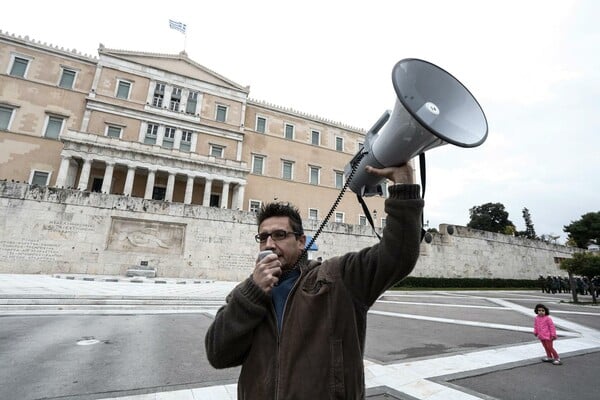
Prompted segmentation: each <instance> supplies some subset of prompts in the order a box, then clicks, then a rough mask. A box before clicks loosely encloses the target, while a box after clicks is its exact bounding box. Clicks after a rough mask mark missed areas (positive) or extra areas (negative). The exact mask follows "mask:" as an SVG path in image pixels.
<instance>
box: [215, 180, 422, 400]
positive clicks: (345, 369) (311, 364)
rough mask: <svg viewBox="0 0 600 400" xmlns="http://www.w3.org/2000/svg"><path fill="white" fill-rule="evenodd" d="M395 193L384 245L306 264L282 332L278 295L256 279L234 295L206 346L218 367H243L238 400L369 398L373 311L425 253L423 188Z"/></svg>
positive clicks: (390, 200)
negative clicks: (366, 358) (367, 360)
mask: <svg viewBox="0 0 600 400" xmlns="http://www.w3.org/2000/svg"><path fill="white" fill-rule="evenodd" d="M389 191H390V197H389V198H388V199H387V200H386V203H385V210H386V213H387V220H386V226H385V228H384V231H383V238H382V240H381V242H380V243H377V244H375V245H374V246H372V247H369V248H365V249H363V250H361V251H358V252H353V253H348V254H345V255H343V256H341V257H334V258H331V259H328V260H325V261H323V263H322V264H321V263H319V262H317V261H311V262H308V263H306V264H304V265H302V266H301V275H300V277H299V278H298V280H297V281H296V284H295V285H294V287H293V288H292V290H291V292H290V294H289V297H288V300H287V303H286V305H285V310H284V315H283V327H282V330H281V333H279V332H278V330H277V322H276V317H275V310H274V307H273V305H272V302H271V297H270V295H267V294H265V293H264V292H263V291H262V290H261V289H260V288H258V286H256V285H255V284H254V283H253V281H252V279H251V278H248V279H246V280H245V281H243V282H242V283H240V284H239V285H238V286H237V287H236V288H234V290H233V291H232V292H231V293H230V294H229V296H228V297H227V303H226V305H224V306H223V307H222V308H221V309H220V310H219V311H218V312H217V315H216V317H215V320H214V322H213V323H212V325H211V326H210V328H209V330H208V332H207V334H206V338H205V345H206V353H207V356H208V360H209V361H210V363H211V365H213V367H215V368H228V367H234V366H238V365H242V370H241V373H240V378H239V382H238V400H270V399H278V400H280V399H281V400H282V399H286V400H287V399H301V400H315V399H345V400H349V399H364V397H365V382H364V367H363V354H364V348H365V336H366V323H367V311H368V309H369V307H370V306H371V305H373V303H374V302H375V301H376V300H377V298H378V297H379V296H380V295H381V294H382V293H383V292H384V291H385V290H387V289H388V288H390V287H391V286H392V285H394V284H395V283H396V282H398V281H399V280H401V279H402V278H404V277H405V276H407V275H408V274H409V273H410V272H411V271H412V269H413V268H414V266H415V263H416V262H417V258H418V256H419V244H420V237H421V236H420V234H421V213H422V211H423V201H422V200H421V199H420V195H419V186H418V185H395V186H391V187H390V189H389Z"/></svg>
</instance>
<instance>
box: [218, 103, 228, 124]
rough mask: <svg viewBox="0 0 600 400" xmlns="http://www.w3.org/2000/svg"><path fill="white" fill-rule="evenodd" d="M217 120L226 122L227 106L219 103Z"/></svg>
mask: <svg viewBox="0 0 600 400" xmlns="http://www.w3.org/2000/svg"><path fill="white" fill-rule="evenodd" d="M216 119H217V121H219V122H225V121H226V120H227V107H226V106H222V105H218V106H217V118H216Z"/></svg>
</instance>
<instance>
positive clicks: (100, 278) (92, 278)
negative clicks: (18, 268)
mask: <svg viewBox="0 0 600 400" xmlns="http://www.w3.org/2000/svg"><path fill="white" fill-rule="evenodd" d="M52 277H53V278H57V279H67V280H80V281H88V282H130V283H146V284H147V283H154V284H176V285H187V284H202V283H214V282H215V281H214V280H210V279H185V278H146V277H140V276H136V277H124V276H110V275H108V276H107V275H79V274H52Z"/></svg>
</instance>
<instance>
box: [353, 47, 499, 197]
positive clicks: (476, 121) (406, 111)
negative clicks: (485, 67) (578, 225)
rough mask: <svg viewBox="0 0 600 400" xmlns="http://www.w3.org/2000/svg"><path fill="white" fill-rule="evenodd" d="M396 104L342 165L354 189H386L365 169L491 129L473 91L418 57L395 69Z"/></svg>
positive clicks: (476, 140) (471, 143) (470, 143)
mask: <svg viewBox="0 0 600 400" xmlns="http://www.w3.org/2000/svg"><path fill="white" fill-rule="evenodd" d="M392 83H393V85H394V90H395V92H396V96H397V99H396V104H395V106H394V111H393V112H392V113H391V114H390V112H389V111H386V112H385V113H384V114H383V116H382V117H381V118H379V120H378V121H377V123H375V125H373V127H372V128H371V129H370V130H369V131H368V132H367V135H366V137H365V144H364V146H363V148H362V149H361V150H359V152H358V153H357V154H356V155H355V156H354V158H353V159H352V160H351V161H350V163H349V164H348V165H346V167H345V168H344V174H345V176H346V179H348V178H349V177H351V176H352V175H351V173H352V171H353V170H355V175H354V176H352V180H351V181H350V184H349V187H350V189H351V190H352V191H353V192H355V193H357V194H360V195H362V196H372V195H375V194H382V191H381V187H380V185H379V183H380V182H381V181H382V180H383V179H382V178H381V177H379V176H376V175H372V174H369V173H367V172H365V167H366V166H367V165H371V166H373V167H375V168H384V167H390V166H399V165H402V164H404V163H406V162H408V161H409V160H411V159H412V158H413V157H415V156H417V155H419V154H421V153H424V152H425V151H427V150H430V149H433V148H435V147H439V146H442V145H445V144H448V143H450V144H453V145H456V146H460V147H476V146H479V145H480V144H482V143H483V142H484V141H485V140H486V138H487V134H488V125H487V120H486V118H485V114H484V113H483V110H482V109H481V106H480V105H479V103H478V102H477V100H475V97H473V95H472V94H471V92H469V90H468V89H467V88H466V87H465V86H464V85H463V84H462V83H460V82H459V81H458V80H457V79H456V78H454V77H453V76H452V75H450V74H449V73H448V72H446V71H445V70H443V69H442V68H440V67H438V66H436V65H434V64H432V63H430V62H427V61H423V60H419V59H416V58H407V59H403V60H400V61H399V62H398V63H397V64H396V65H395V66H394V69H393V70H392Z"/></svg>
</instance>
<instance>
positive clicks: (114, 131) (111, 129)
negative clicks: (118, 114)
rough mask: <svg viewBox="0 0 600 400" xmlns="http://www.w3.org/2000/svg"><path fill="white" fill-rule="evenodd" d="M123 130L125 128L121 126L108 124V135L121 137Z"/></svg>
mask: <svg viewBox="0 0 600 400" xmlns="http://www.w3.org/2000/svg"><path fill="white" fill-rule="evenodd" d="M122 130H123V128H121V127H120V126H114V125H108V126H107V127H106V136H108V137H114V138H121V131H122Z"/></svg>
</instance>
